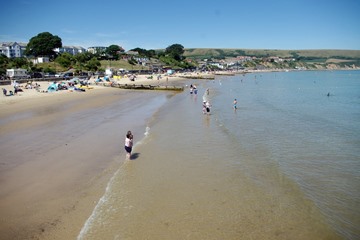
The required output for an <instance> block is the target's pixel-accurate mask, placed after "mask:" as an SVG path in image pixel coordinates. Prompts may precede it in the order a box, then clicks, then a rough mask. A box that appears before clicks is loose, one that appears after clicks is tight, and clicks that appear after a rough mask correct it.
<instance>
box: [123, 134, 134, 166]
mask: <svg viewBox="0 0 360 240" xmlns="http://www.w3.org/2000/svg"><path fill="white" fill-rule="evenodd" d="M133 140H134V136H133V135H132V133H131V131H128V132H127V134H126V138H125V151H126V158H127V159H130V158H131V151H132V146H133Z"/></svg>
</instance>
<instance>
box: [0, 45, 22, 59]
mask: <svg viewBox="0 0 360 240" xmlns="http://www.w3.org/2000/svg"><path fill="white" fill-rule="evenodd" d="M26 45H27V44H26V43H17V42H2V43H0V54H4V55H5V56H7V57H8V58H17V57H23V56H24V51H25V49H26Z"/></svg>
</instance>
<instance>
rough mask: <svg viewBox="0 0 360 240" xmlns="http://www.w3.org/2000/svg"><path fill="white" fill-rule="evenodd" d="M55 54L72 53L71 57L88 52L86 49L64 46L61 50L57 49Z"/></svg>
mask: <svg viewBox="0 0 360 240" xmlns="http://www.w3.org/2000/svg"><path fill="white" fill-rule="evenodd" d="M54 51H55V52H57V53H65V52H67V53H70V54H71V55H76V54H78V53H84V52H86V49H85V48H83V47H80V46H63V47H61V48H55V49H54Z"/></svg>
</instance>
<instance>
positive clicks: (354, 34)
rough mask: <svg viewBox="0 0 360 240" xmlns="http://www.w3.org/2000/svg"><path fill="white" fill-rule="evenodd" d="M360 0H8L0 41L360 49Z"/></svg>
mask: <svg viewBox="0 0 360 240" xmlns="http://www.w3.org/2000/svg"><path fill="white" fill-rule="evenodd" d="M359 12H360V1H359V0H333V1H329V0H302V1H301V0H273V1H272V0H257V1H256V0H255V1H251V0H246V1H245V0H222V1H221V0H217V1H214V0H181V1H175V0H173V1H172V0H167V1H165V0H143V1H141V0H125V1H124V0H102V1H95V0H86V1H85V0H84V1H82V0H72V1H70V0H59V1H52V0H11V1H8V2H7V3H6V4H3V5H2V13H1V14H0V42H5V41H18V42H28V41H29V39H30V38H31V37H34V36H36V35H37V34H39V33H41V32H50V33H52V34H53V35H57V36H59V37H60V38H61V39H62V43H63V45H76V46H83V47H90V46H106V47H107V46H110V45H112V44H117V45H120V46H122V47H123V48H124V49H125V50H130V49H132V48H136V47H140V48H144V49H159V48H166V47H168V46H170V45H172V44H175V43H178V44H181V45H183V46H184V47H185V48H244V49H353V50H360V14H359Z"/></svg>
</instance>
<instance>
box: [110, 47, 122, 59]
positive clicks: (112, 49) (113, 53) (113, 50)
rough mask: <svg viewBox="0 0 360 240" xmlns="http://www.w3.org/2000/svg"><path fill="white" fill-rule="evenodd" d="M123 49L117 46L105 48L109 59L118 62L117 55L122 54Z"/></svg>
mask: <svg viewBox="0 0 360 240" xmlns="http://www.w3.org/2000/svg"><path fill="white" fill-rule="evenodd" d="M123 51H124V49H122V48H121V47H119V46H118V45H110V46H109V47H107V48H106V51H105V52H106V54H108V55H110V57H111V58H113V59H115V60H118V59H119V53H120V52H123Z"/></svg>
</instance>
